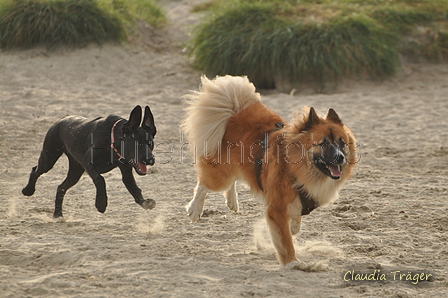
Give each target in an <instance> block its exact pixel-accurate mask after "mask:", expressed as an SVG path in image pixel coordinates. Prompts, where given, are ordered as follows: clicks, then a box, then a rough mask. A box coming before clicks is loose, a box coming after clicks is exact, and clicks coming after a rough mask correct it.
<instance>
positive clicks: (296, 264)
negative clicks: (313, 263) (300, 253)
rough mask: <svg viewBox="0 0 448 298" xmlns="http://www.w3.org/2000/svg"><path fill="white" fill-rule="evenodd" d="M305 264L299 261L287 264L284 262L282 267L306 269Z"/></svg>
mask: <svg viewBox="0 0 448 298" xmlns="http://www.w3.org/2000/svg"><path fill="white" fill-rule="evenodd" d="M306 268H307V264H306V263H304V262H301V261H292V262H290V263H288V264H286V265H285V266H283V269H286V270H302V271H307V270H306Z"/></svg>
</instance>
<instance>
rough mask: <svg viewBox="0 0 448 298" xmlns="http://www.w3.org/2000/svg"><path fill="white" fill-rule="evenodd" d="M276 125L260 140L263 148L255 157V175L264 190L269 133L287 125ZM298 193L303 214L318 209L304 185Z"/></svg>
mask: <svg viewBox="0 0 448 298" xmlns="http://www.w3.org/2000/svg"><path fill="white" fill-rule="evenodd" d="M275 126H276V127H277V128H275V129H273V130H271V131H270V132H269V133H267V134H265V137H264V139H263V140H261V141H260V146H261V150H260V151H259V152H258V156H257V158H255V161H254V166H255V177H256V179H257V183H258V187H260V189H261V190H262V191H263V184H262V182H261V171H262V170H263V157H264V155H265V153H266V149H267V147H268V140H269V134H271V133H272V132H274V131H277V130H279V129H281V128H283V127H284V126H285V124H284V123H282V122H280V121H278V122H275ZM296 191H297V195H298V196H299V198H300V202H301V203H302V215H308V214H310V213H311V211H313V210H314V209H316V208H317V207H319V206H318V204H317V203H316V201H314V200H313V198H312V197H310V195H309V194H308V193H307V192H306V191H305V190H304V189H303V185H301V186H299V187H297V189H296Z"/></svg>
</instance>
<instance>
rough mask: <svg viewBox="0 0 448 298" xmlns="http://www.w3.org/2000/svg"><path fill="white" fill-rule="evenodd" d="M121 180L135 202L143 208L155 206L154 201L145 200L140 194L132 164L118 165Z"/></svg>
mask: <svg viewBox="0 0 448 298" xmlns="http://www.w3.org/2000/svg"><path fill="white" fill-rule="evenodd" d="M119 168H120V171H121V175H122V181H123V183H124V185H125V186H126V188H127V189H128V191H129V192H130V193H131V195H132V196H133V197H134V199H135V202H136V203H137V204H139V205H140V206H142V207H143V208H144V209H153V208H154V207H155V206H156V202H155V201H154V200H152V199H148V200H145V199H143V196H142V190H141V189H140V188H139V187H138V186H137V183H136V182H135V179H134V175H133V174H132V166H130V165H127V164H123V165H120V166H119Z"/></svg>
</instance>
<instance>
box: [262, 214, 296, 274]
mask: <svg viewBox="0 0 448 298" xmlns="http://www.w3.org/2000/svg"><path fill="white" fill-rule="evenodd" d="M266 222H267V224H268V226H269V231H270V233H271V238H272V243H273V244H274V247H275V249H276V251H277V257H278V260H279V262H280V264H281V265H286V264H288V263H291V262H293V261H297V257H296V252H295V250H294V244H293V241H292V235H291V230H290V223H289V216H288V215H287V212H286V208H282V209H274V208H272V207H271V206H269V207H268V209H267V211H266Z"/></svg>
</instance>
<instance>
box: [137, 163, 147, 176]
mask: <svg viewBox="0 0 448 298" xmlns="http://www.w3.org/2000/svg"><path fill="white" fill-rule="evenodd" d="M137 168H138V170H139V172H140V173H146V172H147V171H148V169H147V168H146V165H144V164H142V163H141V162H139V163H137Z"/></svg>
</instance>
